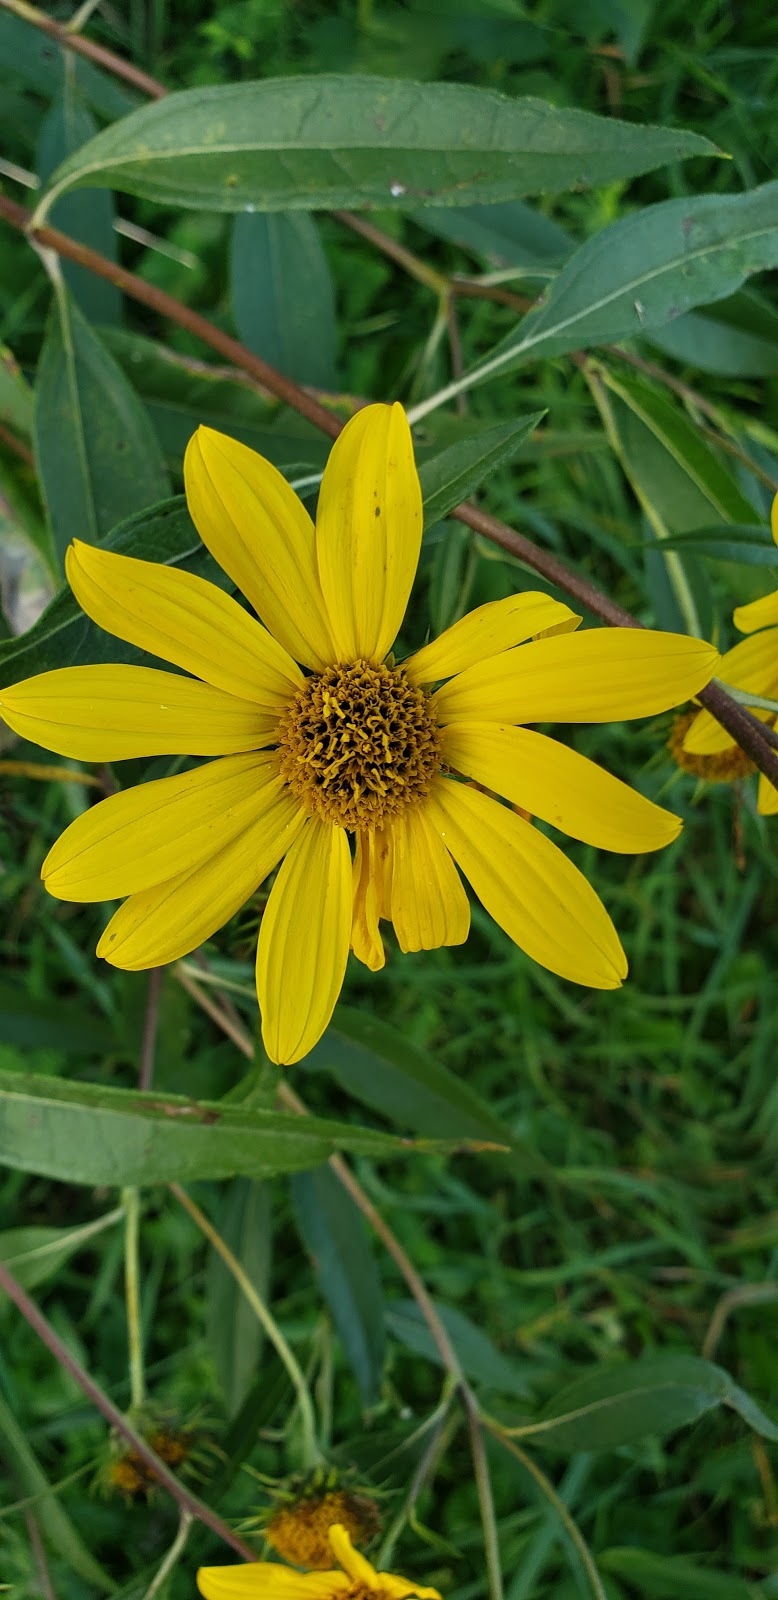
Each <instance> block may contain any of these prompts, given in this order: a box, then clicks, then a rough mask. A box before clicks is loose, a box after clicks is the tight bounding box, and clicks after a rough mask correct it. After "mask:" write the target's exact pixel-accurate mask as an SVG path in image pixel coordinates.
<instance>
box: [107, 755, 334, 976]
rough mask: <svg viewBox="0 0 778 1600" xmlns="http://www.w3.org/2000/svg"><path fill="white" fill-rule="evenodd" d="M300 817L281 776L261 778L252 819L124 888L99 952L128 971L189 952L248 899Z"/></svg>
mask: <svg viewBox="0 0 778 1600" xmlns="http://www.w3.org/2000/svg"><path fill="white" fill-rule="evenodd" d="M303 821H304V814H303V812H302V811H301V810H300V808H299V806H298V805H297V804H296V802H295V801H294V800H292V799H290V797H289V794H288V792H287V791H286V788H285V787H282V785H281V780H280V779H275V780H274V781H273V782H272V783H270V784H267V785H266V786H265V788H264V790H263V791H262V793H261V795H258V797H257V815H256V819H255V821H254V822H253V823H252V824H251V826H250V827H247V828H245V829H244V830H243V832H242V833H239V834H238V835H237V837H236V838H234V839H231V840H230V842H229V844H225V845H223V846H222V848H221V849H220V850H217V851H216V852H215V853H214V855H212V856H211V857H210V858H209V860H208V861H203V862H201V863H200V865H199V866H197V867H193V868H190V869H189V870H188V871H186V872H180V873H178V875H177V876H176V877H175V878H170V879H168V880H167V881H166V882H165V883H160V884H158V885H157V887H156V888H154V889H144V890H142V891H141V893H140V894H133V895H130V898H129V900H125V902H124V905H123V906H120V907H119V910H118V911H117V912H116V914H115V916H113V917H112V918H111V921H110V922H109V924H108V926H107V928H106V930H105V932H104V934H103V936H102V938H101V940H100V943H99V944H98V946H97V954H98V955H99V956H102V957H103V958H104V959H105V960H106V961H110V963H111V965H112V966H114V967H123V968H126V969H128V970H130V971H139V970H140V969H141V968H144V967H161V966H164V965H165V963H166V962H168V961H178V960H180V958H181V956H186V955H189V952H190V951H191V950H196V949H197V946H198V945H200V944H203V943H204V942H205V940H206V939H210V937H211V935H212V934H214V933H216V931H217V929H218V928H222V927H223V926H224V924H225V922H229V920H230V917H232V916H234V915H235V912H236V911H238V910H240V907H241V906H242V905H244V904H245V902H246V901H247V900H248V899H250V897H251V895H252V894H254V893H255V891H256V890H257V889H258V888H259V885H260V884H261V882H262V880H263V878H266V877H267V875H268V873H269V872H272V870H273V868H274V867H275V866H276V865H277V864H278V862H279V861H280V859H281V856H282V855H283V854H284V851H285V850H288V849H289V846H290V845H291V844H292V843H293V842H294V840H295V839H296V837H297V834H298V833H299V831H300V829H301V827H302V825H303Z"/></svg>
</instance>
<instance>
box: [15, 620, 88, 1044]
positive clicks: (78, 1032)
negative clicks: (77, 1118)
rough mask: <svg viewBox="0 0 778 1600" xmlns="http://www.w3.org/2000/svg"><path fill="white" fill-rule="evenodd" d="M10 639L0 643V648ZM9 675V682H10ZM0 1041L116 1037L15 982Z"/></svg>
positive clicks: (75, 1008) (82, 1011) (81, 1011)
mask: <svg viewBox="0 0 778 1600" xmlns="http://www.w3.org/2000/svg"><path fill="white" fill-rule="evenodd" d="M6 642H7V643H8V644H14V643H15V642H16V641H15V640H13V639H9V640H8V641H5V640H3V641H2V643H0V651H2V650H3V649H4V648H5V645H6ZM13 681H14V680H13V679H12V678H9V679H8V682H9V683H10V682H13ZM0 1041H2V1043H3V1044H10V1045H16V1046H17V1047H18V1048H20V1049H22V1050H58V1051H61V1052H62V1054H63V1055H70V1054H75V1055H82V1056H93V1055H98V1054H100V1053H101V1052H102V1051H105V1050H110V1049H111V1048H112V1046H113V1045H114V1044H115V1039H114V1037H113V1034H112V1033H111V1030H110V1028H108V1026H107V1024H106V1023H104V1022H101V1021H100V1019H99V1018H97V1017H95V1016H94V1014H93V1013H90V1012H89V1011H87V1009H86V1007H82V1006H79V1005H77V1004H76V1003H74V1002H73V1001H72V1000H71V1001H70V1003H69V1004H68V1007H67V1010H66V1011H63V1008H62V1005H61V1003H60V1002H59V1001H58V1000H41V999H37V998H35V999H33V997H32V996H31V995H28V994H25V993H24V991H23V989H21V988H20V986H19V985H18V984H11V983H0Z"/></svg>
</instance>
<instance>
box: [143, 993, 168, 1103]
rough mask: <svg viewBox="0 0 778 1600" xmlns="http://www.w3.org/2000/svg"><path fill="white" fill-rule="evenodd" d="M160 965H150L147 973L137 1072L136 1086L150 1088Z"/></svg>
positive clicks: (157, 1025) (152, 1073)
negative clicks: (138, 1068)
mask: <svg viewBox="0 0 778 1600" xmlns="http://www.w3.org/2000/svg"><path fill="white" fill-rule="evenodd" d="M163 970H164V969H163V968H162V967H152V969H151V971H150V973H149V988H148V994H147V997H146V1016H145V1019H144V1022H143V1043H142V1044H141V1052H140V1071H139V1073H138V1088H139V1089H150V1088H151V1080H152V1078H153V1076H154V1056H155V1053H156V1048H157V1029H158V1027H159V1000H160V994H161V992H162V973H163Z"/></svg>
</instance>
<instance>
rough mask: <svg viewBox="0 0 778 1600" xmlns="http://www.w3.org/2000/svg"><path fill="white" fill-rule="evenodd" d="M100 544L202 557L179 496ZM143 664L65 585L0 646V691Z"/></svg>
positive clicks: (144, 554) (144, 555) (172, 557)
mask: <svg viewBox="0 0 778 1600" xmlns="http://www.w3.org/2000/svg"><path fill="white" fill-rule="evenodd" d="M101 543H102V544H103V546H104V548H105V549H106V550H117V551H119V553H120V554H121V555H132V556H137V557H138V559H139V560H143V561H162V562H165V564H166V565H169V566H182V565H185V564H186V565H188V566H189V567H190V568H191V565H192V563H193V562H194V561H199V560H200V552H201V551H202V545H201V543H200V539H199V537H198V534H197V532H196V531H195V528H194V524H193V523H192V519H191V517H190V515H189V512H188V511H187V509H186V501H185V500H184V497H183V495H179V496H178V497H177V498H176V499H173V500H165V501H163V503H162V505H159V506H152V507H151V509H150V510H149V511H144V512H143V513H142V514H141V515H140V516H135V517H130V518H128V520H127V521H126V522H123V523H121V524H120V525H119V527H118V528H114V529H113V530H112V532H111V533H110V534H109V535H108V537H107V538H106V539H104V540H102V541H101ZM141 659H144V658H142V657H141V656H139V655H138V653H137V652H133V651H132V648H131V646H125V645H123V644H122V642H121V640H119V639H114V638H113V636H112V635H111V634H108V633H104V632H103V630H102V628H97V627H95V625H94V623H92V622H90V621H89V618H88V617H85V616H84V613H83V611H82V610H81V608H80V606H79V605H78V603H77V601H76V600H75V598H74V596H73V594H72V593H71V590H70V588H69V587H68V586H67V585H66V586H65V588H63V589H61V590H60V593H59V594H58V595H56V596H55V598H54V599H53V600H52V602H51V605H50V606H47V608H46V610H45V611H44V612H43V615H42V616H41V617H39V618H38V621H37V622H36V623H35V624H34V626H33V627H32V628H30V629H29V630H28V632H27V633H24V634H21V635H20V637H19V638H16V639H3V640H0V688H3V687H5V686H6V685H7V684H9V683H18V682H20V680H21V679H22V678H31V677H33V676H34V675H35V674H36V673H38V672H50V671H51V670H52V669H53V668H55V667H63V666H78V665H80V664H82V663H88V662H97V661H126V660H133V661H134V660H141ZM0 1026H1V1025H0ZM0 1036H1V1035H0Z"/></svg>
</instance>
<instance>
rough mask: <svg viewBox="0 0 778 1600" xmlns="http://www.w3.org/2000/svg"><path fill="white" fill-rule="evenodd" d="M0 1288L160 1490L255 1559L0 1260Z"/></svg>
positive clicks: (247, 1547)
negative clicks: (127, 1414)
mask: <svg viewBox="0 0 778 1600" xmlns="http://www.w3.org/2000/svg"><path fill="white" fill-rule="evenodd" d="M0 1288H2V1289H4V1290H5V1293H6V1294H7V1295H8V1297H9V1299H10V1300H13V1302H14V1305H16V1306H17V1307H18V1309H19V1310H20V1311H21V1313H22V1316H23V1317H24V1318H25V1319H26V1321H27V1322H28V1323H29V1325H30V1327H31V1328H32V1329H33V1331H34V1332H35V1333H37V1335H38V1338H39V1339H41V1340H42V1341H43V1343H44V1344H45V1346H46V1348H47V1349H48V1350H50V1351H51V1354H52V1355H53V1356H54V1359H55V1360H56V1361H58V1362H59V1364H60V1366H61V1367H62V1369H63V1371H65V1372H67V1373H69V1375H70V1377H71V1378H74V1379H75V1381H76V1383H77V1384H78V1386H79V1388H80V1389H82V1390H83V1392H84V1394H85V1395H86V1396H87V1398H88V1399H89V1400H91V1402H92V1404H93V1405H94V1406H96V1407H97V1410H98V1411H100V1412H102V1415H103V1416H104V1417H105V1419H106V1422H108V1423H110V1425H111V1427H112V1428H115V1429H116V1431H117V1433H120V1434H122V1436H123V1438H125V1439H126V1440H127V1443H128V1444H129V1445H130V1447H131V1449H132V1451H133V1453H134V1454H135V1455H137V1456H138V1457H139V1458H140V1460H141V1461H142V1462H143V1464H144V1466H146V1467H148V1469H149V1472H150V1473H151V1474H152V1476H153V1478H154V1479H155V1480H156V1481H157V1482H158V1483H160V1484H161V1485H162V1487H163V1489H167V1491H168V1494H170V1495H172V1497H173V1499H174V1500H175V1501H176V1503H177V1504H178V1505H179V1506H181V1507H183V1508H184V1509H185V1510H187V1511H189V1512H191V1514H192V1516H193V1517H197V1519H198V1521H199V1522H204V1523H205V1525H206V1527H208V1528H210V1529H211V1531H212V1533H215V1534H216V1535H217V1537H218V1538H219V1539H222V1540H223V1541H224V1543H225V1544H228V1545H230V1546H231V1547H232V1549H233V1550H236V1551H237V1553H238V1555H239V1556H243V1559H244V1560H245V1561H256V1559H257V1558H256V1555H255V1553H254V1551H253V1550H252V1549H251V1546H250V1545H248V1544H246V1543H245V1541H244V1540H243V1539H241V1538H240V1537H239V1535H238V1534H237V1533H233V1531H232V1528H229V1527H228V1526H227V1523H226V1522H222V1519H221V1517H219V1516H217V1515H216V1512H215V1511H212V1510H211V1508H210V1506H207V1505H205V1504H204V1502H203V1501H202V1500H198V1498H197V1495H194V1494H192V1493H191V1492H190V1490H189V1489H186V1488H184V1485H183V1484H182V1483H179V1481H178V1479H177V1478H176V1477H175V1476H174V1474H173V1473H172V1472H171V1471H170V1468H169V1467H167V1466H166V1465H165V1463H164V1461H161V1460H160V1458H159V1456H158V1455H157V1454H156V1451H154V1450H152V1448H151V1446H150V1445H149V1444H148V1443H147V1441H146V1440H145V1439H144V1438H143V1436H142V1434H140V1433H136V1431H135V1429H134V1428H133V1426H132V1423H131V1422H128V1420H127V1418H126V1417H125V1416H123V1415H122V1413H121V1411H119V1410H118V1408H117V1407H116V1406H115V1405H114V1403H113V1401H112V1400H109V1398H108V1396H107V1394H104V1392H103V1390H102V1389H101V1388H100V1386H99V1384H97V1383H95V1380H94V1378H90V1376H89V1373H88V1372H87V1371H85V1369H84V1367H82V1366H81V1363H80V1362H79V1361H78V1360H77V1359H76V1357H75V1356H74V1355H73V1353H72V1351H70V1350H69V1349H68V1347H67V1345H66V1344H64V1343H63V1341H62V1339H60V1337H59V1334H58V1333H56V1332H55V1330H54V1328H53V1327H52V1326H51V1323H50V1322H49V1321H48V1320H47V1318H46V1317H45V1316H44V1315H43V1312H42V1311H41V1310H40V1309H39V1308H38V1306H36V1304H35V1301H34V1300H31V1299H30V1296H29V1295H28V1294H27V1293H26V1291H25V1290H24V1289H23V1288H22V1286H21V1284H20V1283H17V1281H16V1278H15V1277H14V1276H13V1273H11V1272H9V1271H8V1268H7V1267H6V1266H5V1264H4V1263H3V1262H2V1261H0Z"/></svg>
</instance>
